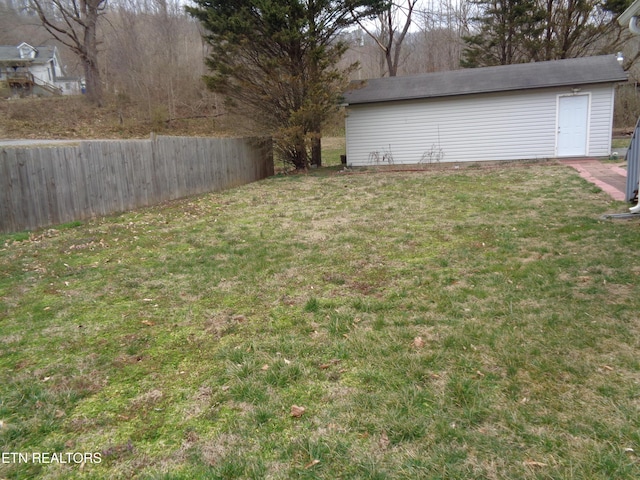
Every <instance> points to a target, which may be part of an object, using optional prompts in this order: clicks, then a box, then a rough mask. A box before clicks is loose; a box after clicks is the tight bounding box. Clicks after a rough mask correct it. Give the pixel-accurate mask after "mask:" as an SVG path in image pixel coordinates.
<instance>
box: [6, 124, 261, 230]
mask: <svg viewBox="0 0 640 480" xmlns="http://www.w3.org/2000/svg"><path fill="white" fill-rule="evenodd" d="M270 175H273V151H272V147H271V140H270V139H266V138H198V137H196V138H194V137H164V136H163V137H152V138H151V139H149V140H122V141H111V140H99V141H98V140H96V141H94V140H90V141H82V142H80V143H79V144H78V145H77V146H64V147H63V146H60V147H48V148H8V147H5V148H2V149H0V233H9V232H17V231H22V230H33V229H36V228H40V227H46V226H51V225H56V224H61V223H67V222H71V221H75V220H83V219H86V218H91V217H94V216H99V215H108V214H112V213H116V212H123V211H127V210H131V209H134V208H138V207H144V206H149V205H155V204H158V203H161V202H164V201H167V200H174V199H177V198H181V197H186V196H189V195H196V194H200V193H205V192H213V191H219V190H223V189H227V188H232V187H236V186H239V185H243V184H246V183H250V182H253V181H256V180H260V179H262V178H266V177H268V176H270Z"/></svg>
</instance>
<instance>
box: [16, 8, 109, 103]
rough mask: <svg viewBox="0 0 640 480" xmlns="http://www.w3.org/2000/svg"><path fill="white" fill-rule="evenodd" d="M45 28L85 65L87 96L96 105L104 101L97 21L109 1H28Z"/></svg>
mask: <svg viewBox="0 0 640 480" xmlns="http://www.w3.org/2000/svg"><path fill="white" fill-rule="evenodd" d="M29 2H30V6H31V8H33V9H34V10H35V12H36V13H37V14H38V17H39V18H40V22H42V25H43V27H44V28H45V29H46V30H47V31H48V32H49V33H50V34H51V35H52V36H53V37H54V38H55V39H56V40H57V41H58V42H60V43H62V44H63V45H65V46H67V47H69V49H71V51H72V52H73V53H75V54H76V55H77V56H78V58H79V59H80V62H81V64H82V67H83V70H84V77H85V82H86V89H87V97H88V98H89V99H90V100H91V101H92V102H93V103H95V104H96V105H98V106H101V105H102V101H103V91H102V83H101V80H100V70H99V68H98V41H97V28H98V19H99V17H100V16H101V15H102V13H104V10H105V8H106V4H107V0H29Z"/></svg>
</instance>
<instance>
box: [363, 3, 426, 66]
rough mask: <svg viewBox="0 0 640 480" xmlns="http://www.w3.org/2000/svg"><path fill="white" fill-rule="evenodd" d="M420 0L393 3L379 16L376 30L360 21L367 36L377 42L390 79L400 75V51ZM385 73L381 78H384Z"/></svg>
mask: <svg viewBox="0 0 640 480" xmlns="http://www.w3.org/2000/svg"><path fill="white" fill-rule="evenodd" d="M417 3H418V0H405V1H404V3H397V2H393V3H391V5H389V8H388V9H387V10H385V11H384V12H382V13H381V14H379V15H378V20H377V22H376V29H375V30H374V29H373V28H371V27H370V26H368V25H367V24H366V23H365V22H363V21H358V24H359V25H360V28H362V29H363V30H364V31H365V32H366V33H367V35H369V36H370V37H371V38H373V40H374V41H375V42H376V44H377V45H378V47H379V48H380V50H381V51H382V54H383V65H385V64H386V72H387V73H388V74H389V76H390V77H395V76H396V75H397V74H398V64H399V63H400V51H401V49H402V43H403V42H404V39H405V37H406V36H407V33H408V32H409V27H410V26H411V19H412V16H413V12H414V9H415V7H416V4H417ZM384 73H385V72H384V71H382V72H381V76H384Z"/></svg>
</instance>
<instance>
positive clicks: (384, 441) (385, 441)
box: [378, 432, 391, 450]
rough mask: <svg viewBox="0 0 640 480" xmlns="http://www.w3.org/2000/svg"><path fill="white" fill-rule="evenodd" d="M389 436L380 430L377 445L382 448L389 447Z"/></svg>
mask: <svg viewBox="0 0 640 480" xmlns="http://www.w3.org/2000/svg"><path fill="white" fill-rule="evenodd" d="M389 443H391V442H389V437H388V436H387V432H382V434H381V435H380V440H378V446H379V447H380V448H381V449H382V450H386V449H387V448H388V447H389Z"/></svg>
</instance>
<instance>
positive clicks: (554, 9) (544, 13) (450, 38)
mask: <svg viewBox="0 0 640 480" xmlns="http://www.w3.org/2000/svg"><path fill="white" fill-rule="evenodd" d="M76 2H80V0H56V1H55V2H41V1H36V0H0V44H3V45H18V44H19V43H21V42H23V41H28V43H30V44H32V45H42V44H55V45H57V46H58V47H59V49H60V52H61V56H62V59H63V62H64V64H65V65H64V66H65V67H66V73H67V74H68V75H77V76H83V77H86V76H87V71H88V70H87V68H88V67H87V60H86V58H85V57H83V54H82V52H79V50H78V48H74V45H73V44H72V43H73V42H71V44H70V42H64V40H65V39H64V38H62V37H61V38H59V39H58V40H56V39H55V38H54V35H53V33H55V32H53V33H52V30H51V28H49V29H48V30H47V29H46V28H45V27H43V22H42V17H43V15H44V16H46V17H47V18H48V19H49V21H50V22H52V23H53V24H56V25H60V24H61V22H62V23H64V22H65V18H64V17H63V16H62V14H61V13H60V12H61V10H56V6H57V5H60V6H65V5H66V6H67V7H69V6H77V5H81V4H82V5H85V6H86V4H95V5H96V6H97V7H98V10H96V12H97V14H98V19H97V23H96V45H97V56H96V63H95V65H94V66H95V67H96V68H97V72H98V73H99V79H100V84H99V85H100V89H101V92H100V94H101V95H102V93H103V94H104V97H105V102H107V103H108V104H109V105H112V106H115V108H116V109H119V110H120V114H119V115H120V122H121V123H122V122H123V121H124V120H123V117H124V116H125V115H126V112H127V111H130V110H131V108H135V109H136V110H137V111H139V112H141V114H143V115H144V117H146V119H147V120H148V121H149V123H153V124H154V125H155V126H156V127H155V128H156V130H157V129H158V127H157V126H158V125H163V124H170V123H171V122H173V121H176V120H178V119H184V118H205V119H208V120H211V119H215V127H214V128H220V129H225V130H227V131H228V130H232V131H234V132H237V133H242V134H256V133H260V134H261V133H264V132H263V131H261V129H259V128H256V127H257V126H256V124H255V122H252V121H251V117H246V116H245V117H242V118H240V117H238V116H237V115H235V114H236V113H237V105H235V106H233V105H230V104H228V103H226V102H225V98H226V97H225V96H223V95H221V94H219V93H214V92H212V91H211V90H209V89H207V87H206V85H205V82H204V81H203V76H204V75H207V74H209V73H210V71H209V69H208V68H207V65H206V60H207V58H209V56H210V54H211V52H212V50H211V45H210V44H208V43H207V41H206V39H205V38H203V36H206V35H207V34H208V32H207V31H206V30H205V29H204V28H203V26H202V24H201V23H200V22H199V21H198V20H197V19H196V18H194V17H193V16H191V15H189V14H188V13H186V12H185V6H188V5H194V4H193V2H190V1H189V0H109V1H108V2H102V1H98V0H92V2H80V3H76ZM628 3H629V2H628V1H627V0H619V1H614V0H607V1H599V0H563V1H553V2H550V1H545V0H527V1H526V2H515V1H513V0H510V1H498V0H458V1H454V0H419V1H416V0H396V1H395V2H393V3H392V4H391V5H390V6H389V10H388V11H386V12H384V13H383V14H380V15H378V16H377V18H374V19H369V20H363V21H362V22H361V23H360V25H354V26H351V27H349V28H346V29H343V30H342V31H340V32H339V35H338V37H337V38H338V40H339V41H343V42H345V43H346V45H347V47H348V49H347V50H346V52H345V53H344V55H343V56H342V58H341V60H340V61H339V63H338V67H339V68H341V69H345V70H346V69H348V68H349V66H352V65H353V64H355V63H357V68H353V69H352V70H350V73H349V75H350V78H351V79H365V78H375V77H380V76H386V75H395V74H397V75H407V74H417V73H425V72H435V71H442V70H452V69H458V68H461V66H462V65H463V64H466V65H469V66H480V65H486V64H496V63H505V62H506V63H510V62H523V61H531V60H543V59H552V58H565V57H570V56H583V55H591V54H602V53H612V54H613V53H616V52H617V51H618V50H620V51H622V52H623V53H624V55H625V58H626V59H627V63H626V67H627V68H629V72H630V74H631V80H632V82H634V83H635V82H636V80H635V79H636V78H638V76H639V75H638V74H637V73H636V68H635V67H634V66H633V65H631V64H632V62H633V61H634V60H635V59H636V58H637V56H638V52H639V51H640V43H639V41H638V38H637V37H632V36H631V35H629V34H628V32H626V31H625V29H623V28H620V27H619V26H617V23H616V22H615V21H614V19H615V16H616V15H617V14H619V12H620V11H622V10H623V9H624V7H625V6H626V5H627V4H628ZM516 4H519V5H521V6H522V5H525V4H526V5H525V6H526V7H527V8H525V9H524V10H522V9H521V11H515V10H514V8H515V7H514V6H515V5H516ZM38 6H40V10H38V8H37V7H38ZM71 11H75V10H73V9H71ZM505 12H506V13H505ZM409 14H410V15H409ZM490 15H494V17H495V18H494V19H493V20H491V19H488V17H487V16H490ZM78 16H79V18H84V17H82V9H78ZM532 18H533V20H532ZM56 22H58V23H56ZM501 22H502V23H501ZM509 22H511V23H509ZM527 22H529V23H527ZM532 22H533V23H532ZM525 24H528V25H530V26H532V27H531V28H528V29H527V28H524V27H523V25H525ZM488 26H491V27H490V28H489V27H488ZM533 27H535V28H533ZM505 32H507V35H506V36H505V35H504V33H505ZM534 37H535V38H534ZM61 40H63V41H61ZM533 40H535V42H534V41H533ZM495 49H498V50H499V51H496V52H494V50H495ZM492 52H494V53H496V55H494V54H493V53H492ZM480 53H483V55H480ZM619 97H620V102H619V105H620V107H619V108H617V111H616V113H617V118H616V123H617V124H618V125H619V126H622V124H625V125H626V124H628V123H630V124H631V125H633V123H634V121H635V120H634V119H635V117H636V116H637V114H638V112H639V109H638V105H639V102H638V100H637V94H636V89H635V85H633V86H632V88H630V89H628V91H626V92H622V94H621V95H620V96H619ZM329 123H331V120H330V121H329ZM341 124H342V121H341V119H340V118H339V117H336V118H335V119H334V120H333V125H334V126H335V128H337V129H339V128H341ZM330 127H331V125H330ZM326 128H327V125H325V126H324V129H325V130H326ZM212 133H213V132H212Z"/></svg>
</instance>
